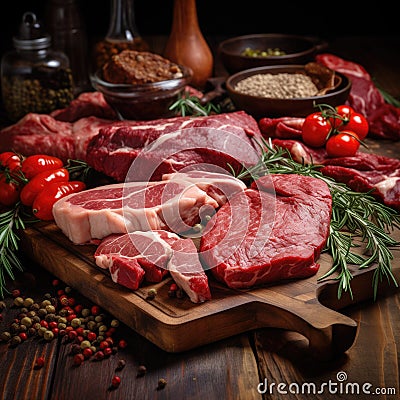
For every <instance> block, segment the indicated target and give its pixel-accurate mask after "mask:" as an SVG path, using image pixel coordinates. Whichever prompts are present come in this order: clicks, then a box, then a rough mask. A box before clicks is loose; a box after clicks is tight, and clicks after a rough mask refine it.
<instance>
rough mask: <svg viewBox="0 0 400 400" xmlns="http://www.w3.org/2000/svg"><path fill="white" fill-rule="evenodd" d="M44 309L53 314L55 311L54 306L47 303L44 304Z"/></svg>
mask: <svg viewBox="0 0 400 400" xmlns="http://www.w3.org/2000/svg"><path fill="white" fill-rule="evenodd" d="M46 311H47V312H48V313H49V314H54V313H55V312H56V309H55V307H54V306H53V304H48V305H46Z"/></svg>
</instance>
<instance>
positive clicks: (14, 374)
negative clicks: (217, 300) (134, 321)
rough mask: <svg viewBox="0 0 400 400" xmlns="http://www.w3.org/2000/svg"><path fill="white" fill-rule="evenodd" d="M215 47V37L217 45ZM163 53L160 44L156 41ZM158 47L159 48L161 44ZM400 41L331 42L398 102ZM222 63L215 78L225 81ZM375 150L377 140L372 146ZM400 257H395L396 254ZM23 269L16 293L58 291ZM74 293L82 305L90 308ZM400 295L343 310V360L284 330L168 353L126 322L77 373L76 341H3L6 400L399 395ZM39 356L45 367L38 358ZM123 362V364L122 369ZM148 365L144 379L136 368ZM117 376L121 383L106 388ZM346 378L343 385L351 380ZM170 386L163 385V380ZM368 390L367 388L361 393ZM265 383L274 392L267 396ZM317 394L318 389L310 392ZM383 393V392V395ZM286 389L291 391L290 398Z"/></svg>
mask: <svg viewBox="0 0 400 400" xmlns="http://www.w3.org/2000/svg"><path fill="white" fill-rule="evenodd" d="M210 42H211V45H212V46H213V48H215V46H216V44H217V43H218V39H215V38H214V39H213V40H211V39H210ZM150 43H151V44H152V45H153V46H154V47H153V49H154V51H159V50H160V48H161V47H160V46H161V44H162V41H160V40H159V39H157V38H155V39H154V41H153V42H152V41H150ZM157 46H158V47H157ZM399 49H400V37H373V38H372V37H357V36H352V37H340V38H337V39H335V40H333V41H331V42H330V49H329V51H331V52H332V53H334V54H337V55H339V56H341V57H343V58H347V59H350V60H353V61H355V62H358V63H360V64H362V65H363V66H364V67H365V68H366V69H367V71H368V72H369V73H370V74H371V76H372V77H373V78H374V79H376V81H377V82H379V84H380V85H381V86H382V87H383V88H384V89H385V90H386V91H388V92H390V93H391V94H392V95H393V96H395V97H397V98H399V97H400V52H399ZM223 73H224V71H223V69H222V68H221V66H220V65H219V64H218V62H217V64H216V73H215V74H216V75H220V74H223ZM372 144H373V143H372ZM379 151H380V152H381V153H383V154H387V155H390V156H392V157H399V156H400V142H397V143H392V142H390V143H389V142H387V143H383V142H382V143H380V146H379ZM394 254H395V257H396V258H398V257H399V252H398V251H396V252H395V253H394ZM24 266H25V268H26V270H25V272H23V273H20V274H17V275H16V280H15V281H14V282H11V283H10V285H9V289H14V288H17V289H19V290H20V291H21V294H23V295H24V296H26V297H32V298H33V299H35V300H42V299H43V296H44V294H45V293H50V294H52V295H54V294H55V292H56V290H57V289H58V288H60V287H61V288H63V287H64V286H65V285H63V284H62V283H61V284H60V286H58V287H55V286H53V284H52V282H53V279H54V277H53V276H51V275H50V274H49V273H48V272H46V271H45V270H43V269H41V267H40V266H38V265H35V264H34V263H33V262H31V261H30V260H29V259H26V260H24ZM84 294H85V293H83V294H79V293H75V294H73V296H74V297H76V299H77V301H78V302H79V303H82V304H84V305H85V306H87V307H89V306H91V305H92V304H91V303H90V301H89V300H88V299H86V298H85V297H83V296H82V295H84ZM4 302H5V305H6V308H5V309H4V310H3V311H2V313H1V315H2V320H1V321H0V332H3V331H5V330H6V329H8V327H9V326H10V324H11V323H12V321H13V318H15V317H16V316H17V314H18V313H19V312H20V310H19V309H17V308H16V307H14V306H13V305H12V303H13V299H12V297H11V296H7V297H6V298H5V300H4ZM399 310H400V291H399V290H397V289H394V288H393V287H392V288H391V289H390V290H389V291H388V292H387V293H381V294H380V296H379V297H378V299H377V300H376V301H374V300H372V299H371V300H367V301H364V302H362V303H360V304H356V305H353V306H351V307H348V308H346V309H345V310H342V312H343V313H344V314H346V315H347V316H349V317H351V318H352V319H354V320H355V321H356V322H357V323H358V332H357V337H356V339H355V342H354V344H353V346H352V347H351V348H350V349H349V350H348V351H347V352H346V353H345V354H341V355H339V356H338V357H336V358H334V359H331V360H329V361H320V360H317V359H315V358H314V357H312V355H311V354H310V352H309V350H308V347H307V345H308V343H307V340H306V339H305V338H304V337H302V336H300V335H299V334H297V333H294V332H290V331H284V330H280V329H272V328H268V329H259V330H256V331H251V332H248V333H243V334H240V335H237V336H234V337H231V338H228V339H224V340H222V341H219V342H215V343H212V344H209V345H206V346H203V347H201V348H198V349H195V350H190V351H187V352H184V353H178V354H175V353H166V352H164V351H162V350H160V349H159V348H157V347H156V346H155V345H153V344H152V343H150V342H148V341H147V340H146V339H144V338H143V337H141V336H140V335H138V334H137V333H135V332H134V331H132V330H131V329H129V328H128V327H126V326H124V325H120V326H119V327H118V328H117V329H116V332H115V333H114V335H113V338H114V339H115V342H117V341H118V340H119V339H125V340H126V341H127V343H128V346H127V347H126V348H118V350H117V351H114V354H112V355H111V356H109V357H107V358H105V359H104V360H102V361H96V362H95V361H90V362H89V361H88V362H84V363H83V364H82V365H80V366H74V364H73V356H72V355H71V346H72V344H71V343H70V342H68V341H67V342H66V341H65V340H62V339H61V338H59V339H57V340H52V341H49V342H46V341H45V340H43V339H40V340H39V339H38V338H30V339H28V340H27V341H26V342H24V343H22V344H21V345H18V346H16V347H15V348H10V347H9V345H8V344H4V343H0V399H1V400H11V399H15V400H25V399H32V400H39V399H58V400H61V399H68V400H71V399H85V400H90V399H96V400H101V399H121V400H128V399H204V398H206V399H210V400H213V399H218V400H221V399H229V400H230V399H240V400H243V399H245V400H248V399H249V400H250V399H309V398H310V399H311V398H313V399H315V398H318V399H353V398H360V399H367V398H369V397H372V396H373V395H372V394H371V395H367V394H364V395H363V394H359V395H356V394H351V393H347V394H346V393H345V391H344V389H343V387H342V388H341V387H340V385H339V382H343V384H346V383H353V385H350V386H347V388H348V389H349V390H350V391H351V390H356V389H357V387H358V388H359V389H360V391H361V390H362V388H363V387H364V389H368V390H370V391H371V393H373V392H374V391H375V393H376V394H375V395H374V398H379V399H398V398H399V396H400V383H399V369H400V367H399V364H400V363H399V361H400V353H399V350H398V349H399V348H400V312H399ZM40 356H43V357H44V359H45V363H44V366H43V368H41V369H37V368H35V360H36V359H37V358H38V357H40ZM119 360H124V361H125V362H126V365H125V367H124V368H123V369H122V370H120V371H117V372H116V367H117V364H118V361H119ZM141 365H142V366H145V367H146V373H145V375H144V376H141V377H138V376H137V371H138V368H139V366H141ZM114 375H118V376H120V377H121V384H120V386H119V387H118V388H117V389H115V390H110V383H111V379H112V377H113V376H114ZM346 377H347V378H346ZM160 379H165V381H166V386H165V387H164V388H162V389H160V388H158V384H159V380H160ZM363 385H364V386H363ZM266 386H268V388H269V390H266V389H267V388H266ZM314 388H317V390H319V391H320V393H317V394H308V393H309V392H310V393H313V390H314ZM378 390H380V392H381V393H386V394H378ZM285 391H286V393H285ZM296 393H297V394H296Z"/></svg>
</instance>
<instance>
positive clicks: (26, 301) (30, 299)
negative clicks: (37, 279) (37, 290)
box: [23, 297, 34, 307]
mask: <svg viewBox="0 0 400 400" xmlns="http://www.w3.org/2000/svg"><path fill="white" fill-rule="evenodd" d="M33 303H34V301H33V299H32V298H31V297H27V298H26V299H25V300H24V303H23V304H24V307H30V306H31V305H32V304H33Z"/></svg>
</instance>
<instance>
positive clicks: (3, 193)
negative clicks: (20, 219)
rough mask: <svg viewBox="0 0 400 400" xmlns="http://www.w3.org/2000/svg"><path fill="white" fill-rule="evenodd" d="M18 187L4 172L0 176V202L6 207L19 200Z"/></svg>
mask: <svg viewBox="0 0 400 400" xmlns="http://www.w3.org/2000/svg"><path fill="white" fill-rule="evenodd" d="M19 192H20V187H19V185H18V184H17V183H15V182H13V181H9V180H8V179H7V177H6V176H5V175H4V174H1V176H0V204H1V205H3V206H6V207H9V206H13V205H14V204H16V203H17V202H18V200H19Z"/></svg>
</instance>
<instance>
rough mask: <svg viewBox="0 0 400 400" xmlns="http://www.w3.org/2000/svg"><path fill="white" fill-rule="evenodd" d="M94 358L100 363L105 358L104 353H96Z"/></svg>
mask: <svg viewBox="0 0 400 400" xmlns="http://www.w3.org/2000/svg"><path fill="white" fill-rule="evenodd" d="M94 358H95V359H96V360H98V361H100V360H102V359H103V358H104V353H103V352H102V351H101V350H99V351H97V352H96V353H95V355H94Z"/></svg>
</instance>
